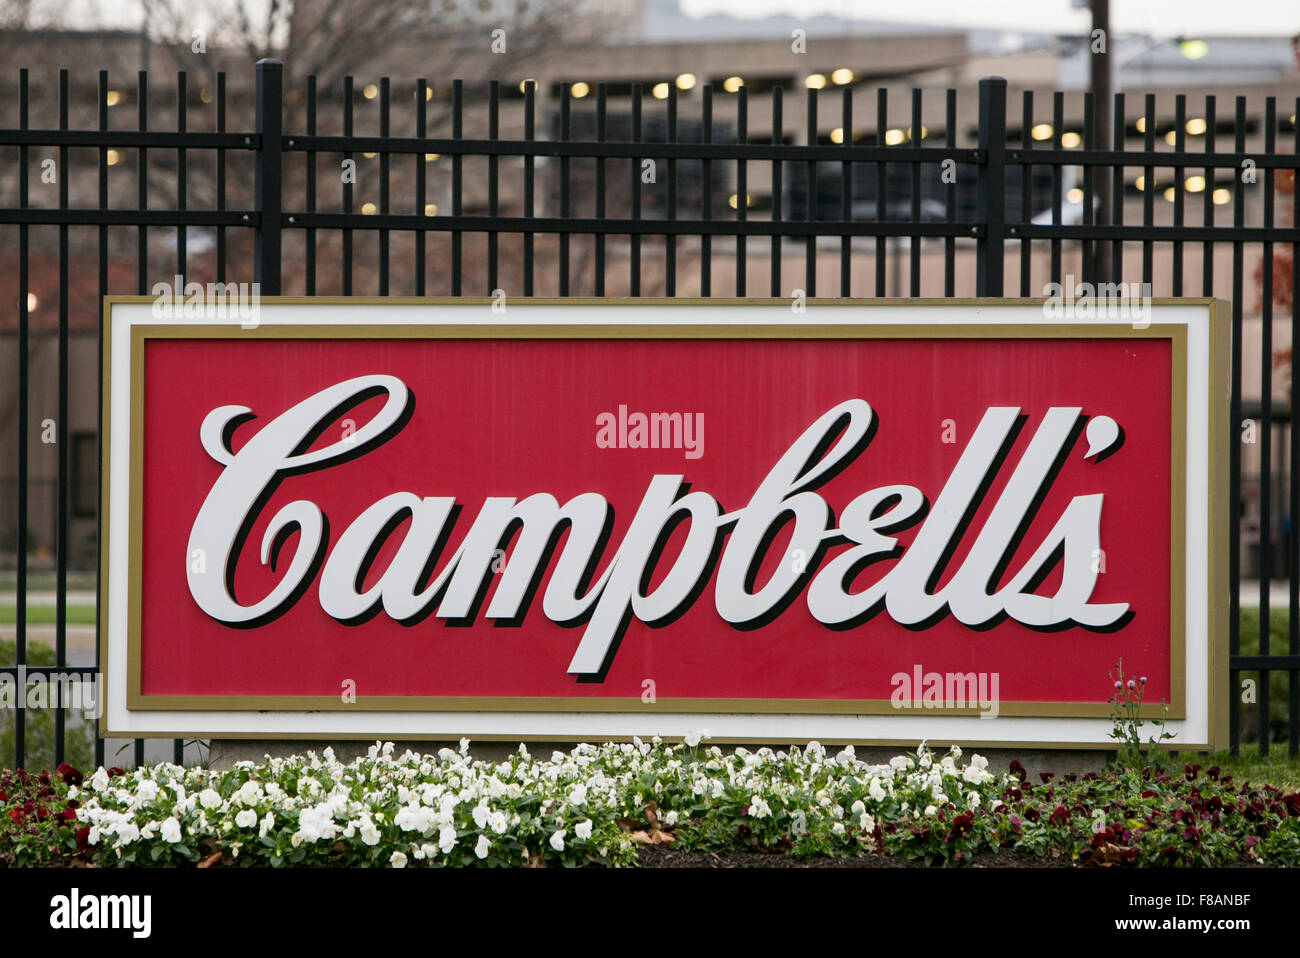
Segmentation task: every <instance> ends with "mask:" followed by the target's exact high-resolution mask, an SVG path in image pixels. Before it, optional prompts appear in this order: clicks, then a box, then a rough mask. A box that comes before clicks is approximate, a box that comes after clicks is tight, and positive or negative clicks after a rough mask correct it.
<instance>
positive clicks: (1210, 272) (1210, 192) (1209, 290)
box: [1201, 95, 1241, 743]
mask: <svg viewBox="0 0 1300 958" xmlns="http://www.w3.org/2000/svg"><path fill="white" fill-rule="evenodd" d="M1217 124H1218V120H1217V118H1216V117H1215V99H1214V96H1213V95H1210V96H1207V97H1206V98H1205V196H1204V198H1203V200H1202V224H1203V225H1205V226H1213V225H1214V181H1215V177H1216V175H1217V174H1218V172H1219V169H1218V167H1216V166H1214V165H1213V162H1214V159H1213V157H1214V136H1215V127H1216V126H1217ZM1201 295H1202V296H1213V295H1214V241H1213V240H1206V241H1205V242H1204V243H1203V244H1201ZM1228 425H1229V426H1230V427H1231V428H1232V441H1233V442H1234V443H1236V442H1240V441H1241V433H1240V429H1241V424H1240V423H1239V422H1237V421H1236V420H1233V421H1232V422H1229V423H1228ZM1239 501H1240V500H1238V499H1235V498H1234V499H1233V500H1232V502H1234V503H1236V502H1239ZM1233 509H1234V511H1235V510H1236V506H1235V505H1234V506H1233ZM1229 568H1231V569H1232V570H1233V573H1232V574H1233V576H1234V577H1235V576H1236V574H1237V573H1236V568H1237V567H1236V566H1229ZM1234 581H1235V578H1234ZM1232 714H1233V715H1234V716H1235V715H1236V714H1237V709H1236V708H1235V707H1234V708H1233V709H1232ZM1233 742H1234V743H1235V742H1236V737H1235V736H1234V737H1233Z"/></svg>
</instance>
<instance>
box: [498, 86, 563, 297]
mask: <svg viewBox="0 0 1300 958" xmlns="http://www.w3.org/2000/svg"><path fill="white" fill-rule="evenodd" d="M566 105H567V100H566ZM500 136H501V81H500V80H493V81H492V82H491V83H490V84H488V139H489V140H496V139H499V138H500ZM565 139H566V140H567V139H568V136H567V135H566V136H565ZM563 162H564V163H566V164H567V162H568V158H567V157H566V158H565V160H564V161H563ZM565 172H566V174H567V172H568V171H567V170H566V171H565ZM500 174H501V157H499V156H497V155H496V154H495V153H493V154H491V155H490V156H489V157H488V216H490V217H492V220H493V225H492V228H491V229H489V230H488V234H487V250H488V261H487V294H488V295H489V296H495V295H496V291H497V290H498V289H499V288H500V280H501V276H500V268H499V267H500V258H499V257H500V237H499V235H498V233H497V230H496V222H495V221H496V218H497V216H498V215H499V214H500V190H499V188H498V181H499V177H500ZM565 182H566V183H567V182H568V176H567V175H566V176H565ZM562 215H566V216H567V215H568V214H567V213H565V214H562ZM565 235H566V237H567V235H568V234H565ZM567 252H568V250H567V249H566V250H565V253H567Z"/></svg>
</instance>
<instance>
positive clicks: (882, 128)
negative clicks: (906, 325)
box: [876, 87, 898, 297]
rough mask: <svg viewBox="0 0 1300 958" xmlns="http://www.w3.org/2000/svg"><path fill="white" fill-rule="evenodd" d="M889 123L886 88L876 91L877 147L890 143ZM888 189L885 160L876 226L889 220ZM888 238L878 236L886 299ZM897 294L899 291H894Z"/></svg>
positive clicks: (879, 274)
mask: <svg viewBox="0 0 1300 958" xmlns="http://www.w3.org/2000/svg"><path fill="white" fill-rule="evenodd" d="M888 121H889V91H888V90H886V89H885V88H884V87H879V88H877V90H876V146H877V147H883V146H885V145H886V143H887V141H888V138H889V137H888V134H889V131H888V129H887V125H888ZM888 189H889V164H887V163H885V162H884V161H883V160H882V161H881V162H879V163H877V164H876V225H877V226H878V227H883V226H884V225H885V221H886V220H888V218H889V207H888V205H887V204H888V196H887V193H888ZM888 242H889V241H888V238H887V237H886V236H885V234H884V233H883V232H882V233H877V234H876V296H877V297H884V296H887V295H888V290H887V289H886V287H885V266H886V263H885V258H886V249H887V248H888ZM894 293H895V294H897V293H898V290H894Z"/></svg>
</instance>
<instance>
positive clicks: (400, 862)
mask: <svg viewBox="0 0 1300 958" xmlns="http://www.w3.org/2000/svg"><path fill="white" fill-rule="evenodd" d="M388 864H390V865H392V866H393V867H394V868H405V867H406V856H405V855H404V854H402V853H401V852H393V854H392V857H390V858H389V859H388Z"/></svg>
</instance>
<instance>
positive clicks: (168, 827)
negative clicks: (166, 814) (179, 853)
mask: <svg viewBox="0 0 1300 958" xmlns="http://www.w3.org/2000/svg"><path fill="white" fill-rule="evenodd" d="M161 834H162V840H163V841H165V842H167V843H168V844H169V845H175V844H176V843H177V842H179V841H180V840H181V823H180V822H178V821H176V819H175V818H169V819H167V820H166V821H165V822H163V823H162V829H161Z"/></svg>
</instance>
